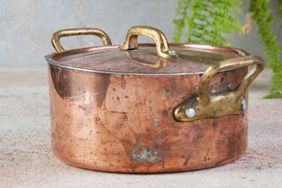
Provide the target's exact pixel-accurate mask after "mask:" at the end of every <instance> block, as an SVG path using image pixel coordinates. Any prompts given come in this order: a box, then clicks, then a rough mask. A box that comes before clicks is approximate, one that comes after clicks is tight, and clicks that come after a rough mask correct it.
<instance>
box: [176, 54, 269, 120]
mask: <svg viewBox="0 0 282 188" xmlns="http://www.w3.org/2000/svg"><path fill="white" fill-rule="evenodd" d="M249 65H254V66H253V67H252V69H251V70H250V71H248V74H247V75H246V76H245V78H244V79H243V80H242V82H241V84H240V85H239V87H238V88H237V89H236V90H235V91H231V92H223V93H218V94H214V95H211V96H210V95H209V91H208V87H209V83H210V80H211V78H212V77H213V76H214V75H215V74H216V73H218V72H220V71H222V70H228V69H230V70H234V69H238V68H242V67H245V66H249ZM264 66H265V63H264V62H263V59H261V58H260V57H257V56H245V57H239V58H233V59H228V60H223V61H220V62H218V63H215V64H214V65H211V66H210V67H208V69H207V70H206V71H205V73H204V74H203V75H202V76H201V78H200V84H199V96H198V97H197V96H193V97H190V98H188V99H185V100H184V101H183V102H182V103H180V104H179V105H177V106H176V107H175V109H174V111H173V114H174V118H175V120H176V121H194V120H197V119H202V118H218V117H222V116H225V115H231V114H242V113H243V112H244V111H245V109H246V105H247V102H246V99H244V97H243V96H244V94H245V92H246V90H247V88H248V87H249V85H250V84H251V83H252V81H253V80H254V79H255V78H256V77H257V76H258V74H259V73H260V72H261V71H262V70H263V69H264Z"/></svg>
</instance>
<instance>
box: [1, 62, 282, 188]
mask: <svg viewBox="0 0 282 188" xmlns="http://www.w3.org/2000/svg"><path fill="white" fill-rule="evenodd" d="M269 78H270V71H269V70H266V71H264V73H263V74H262V75H261V76H260V77H259V78H258V79H257V80H256V82H255V83H254V85H253V87H252V89H251V92H250V113H249V148H248V151H247V153H246V154H244V155H243V156H242V157H241V159H239V160H237V161H236V162H234V163H231V164H227V165H224V166H221V167H217V168H212V169H207V170H199V171H193V172H184V173H170V174H159V175H125V174H113V173H103V172H95V171H89V170H83V169H79V168H75V167H72V166H68V165H66V164H64V163H63V162H61V161H60V160H59V159H57V158H56V157H55V156H54V155H53V154H52V152H51V148H50V138H51V135H50V117H49V100H48V86H47V67H46V65H32V66H31V65H0V187H1V188H2V187H3V188H8V187H52V188H56V187H74V188H78V187H95V188H100V187H107V188H110V187H140V188H141V187H142V188H144V187H162V188H165V187H236V188H237V187H240V188H243V187H282V119H281V115H282V113H281V112H282V100H264V99H262V96H264V95H265V94H266V88H267V87H268V84H269Z"/></svg>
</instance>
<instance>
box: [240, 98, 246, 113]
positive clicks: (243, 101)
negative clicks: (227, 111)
mask: <svg viewBox="0 0 282 188" xmlns="http://www.w3.org/2000/svg"><path fill="white" fill-rule="evenodd" d="M241 109H242V110H243V111H245V110H246V109H247V100H246V99H245V98H242V100H241Z"/></svg>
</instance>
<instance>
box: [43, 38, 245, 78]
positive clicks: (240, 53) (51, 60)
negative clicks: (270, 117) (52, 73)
mask: <svg viewBox="0 0 282 188" xmlns="http://www.w3.org/2000/svg"><path fill="white" fill-rule="evenodd" d="M139 45H140V46H141V47H155V44H153V43H141V44H139ZM168 45H169V47H172V48H178V49H179V48H182V49H190V50H198V51H201V50H202V51H207V50H208V51H211V52H212V51H214V52H224V53H229V54H233V55H237V57H244V56H248V55H250V54H249V53H248V52H246V51H245V50H242V49H239V48H234V47H227V46H218V45H209V44H186V43H169V44H168ZM118 48H120V45H110V46H94V47H85V48H77V49H70V50H66V51H63V52H54V53H51V54H49V55H46V56H45V59H46V61H47V62H48V63H49V64H50V65H52V66H55V67H59V68H64V69H69V70H74V71H83V72H92V73H101V74H115V75H136V76H138V75H139V76H178V75H179V76H181V75H201V74H203V73H204V72H205V71H196V72H179V73H178V72H171V73H167V72H166V73H162V72H157V73H140V72H127V71H107V70H95V69H87V68H79V67H73V66H67V65H63V64H60V63H58V61H56V60H54V57H56V56H68V55H72V54H80V53H85V52H93V51H97V50H108V49H118ZM234 58H236V57H234ZM230 59H232V58H230ZM235 69H236V68H235ZM230 70H234V68H231V69H225V70H221V71H220V72H225V71H230Z"/></svg>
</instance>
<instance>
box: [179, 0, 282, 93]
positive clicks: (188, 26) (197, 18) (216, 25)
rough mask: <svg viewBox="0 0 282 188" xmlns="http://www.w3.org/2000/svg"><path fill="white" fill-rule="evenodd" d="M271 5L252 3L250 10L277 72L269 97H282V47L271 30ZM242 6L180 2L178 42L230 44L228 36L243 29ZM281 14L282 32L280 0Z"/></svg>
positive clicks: (232, 0) (228, 1)
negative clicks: (281, 53) (237, 15)
mask: <svg viewBox="0 0 282 188" xmlns="http://www.w3.org/2000/svg"><path fill="white" fill-rule="evenodd" d="M268 2H269V0H250V7H249V11H250V12H251V13H252V16H253V19H254V20H255V21H256V23H257V25H258V28H259V31H258V34H259V35H260V37H261V40H262V42H263V44H264V45H265V55H266V57H267V59H268V62H269V66H270V67H271V68H272V70H273V76H272V88H271V90H270V92H269V95H268V96H266V98H280V97H282V64H281V63H280V62H279V53H280V52H279V51H280V50H281V51H282V46H280V48H279V46H278V44H277V40H276V38H275V35H274V34H273V32H272V30H271V27H272V24H273V17H272V15H271V10H270V9H269V8H268V7H267V5H268ZM240 4H241V0H178V5H177V8H176V16H177V19H175V20H174V26H175V35H174V41H175V42H180V41H181V39H182V38H184V41H185V42H187V43H198V44H201V43H206V44H215V45H226V44H228V41H227V40H226V39H225V35H226V34H231V33H233V32H236V31H239V30H241V25H240V22H239V21H238V19H237V18H236V17H235V14H236V13H240V9H241V7H240ZM278 12H279V15H280V27H281V31H282V0H278ZM183 33H185V35H184V36H183Z"/></svg>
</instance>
